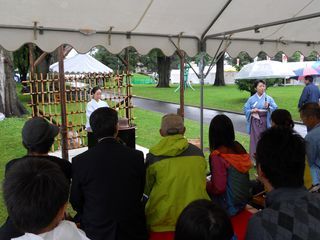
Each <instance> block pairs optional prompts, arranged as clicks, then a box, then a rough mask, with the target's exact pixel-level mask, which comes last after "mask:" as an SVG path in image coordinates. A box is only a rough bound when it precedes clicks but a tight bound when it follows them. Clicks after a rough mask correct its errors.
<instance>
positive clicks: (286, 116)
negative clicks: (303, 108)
mask: <svg viewBox="0 0 320 240" xmlns="http://www.w3.org/2000/svg"><path fill="white" fill-rule="evenodd" d="M271 126H272V127H283V128H290V129H293V128H294V122H293V120H292V117H291V114H290V112H289V111H287V110H286V109H276V110H274V111H273V112H272V114H271Z"/></svg>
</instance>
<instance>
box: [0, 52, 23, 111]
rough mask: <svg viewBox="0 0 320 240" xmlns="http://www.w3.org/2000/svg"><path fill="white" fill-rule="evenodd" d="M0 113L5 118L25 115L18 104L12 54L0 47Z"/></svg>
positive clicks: (21, 106)
mask: <svg viewBox="0 0 320 240" xmlns="http://www.w3.org/2000/svg"><path fill="white" fill-rule="evenodd" d="M0 112H2V113H4V115H5V116H6V117H11V116H21V115H22V114H25V113H27V110H26V109H25V107H24V106H23V105H22V104H21V103H20V101H19V99H18V96H17V92H16V83H15V81H14V79H13V61H12V54H11V53H9V52H8V51H6V50H5V49H3V48H2V47H0Z"/></svg>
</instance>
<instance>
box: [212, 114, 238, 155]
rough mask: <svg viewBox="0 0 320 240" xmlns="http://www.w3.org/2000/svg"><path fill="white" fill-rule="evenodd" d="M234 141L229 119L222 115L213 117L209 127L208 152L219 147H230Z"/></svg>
mask: <svg viewBox="0 0 320 240" xmlns="http://www.w3.org/2000/svg"><path fill="white" fill-rule="evenodd" d="M234 140H235V134H234V128H233V124H232V121H231V119H230V118H228V117H227V116H226V115H224V114H220V115H217V116H215V117H214V118H213V119H212V120H211V123H210V127H209V145H210V150H214V149H217V148H218V147H220V146H226V147H232V146H233V145H234Z"/></svg>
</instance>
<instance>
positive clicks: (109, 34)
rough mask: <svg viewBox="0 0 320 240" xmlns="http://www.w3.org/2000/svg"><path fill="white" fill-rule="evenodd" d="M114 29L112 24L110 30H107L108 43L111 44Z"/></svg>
mask: <svg viewBox="0 0 320 240" xmlns="http://www.w3.org/2000/svg"><path fill="white" fill-rule="evenodd" d="M112 29H113V27H112V26H111V27H110V28H109V31H107V32H108V45H109V46H110V45H111V34H112Z"/></svg>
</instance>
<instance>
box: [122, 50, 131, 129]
mask: <svg viewBox="0 0 320 240" xmlns="http://www.w3.org/2000/svg"><path fill="white" fill-rule="evenodd" d="M129 60H130V59H129V49H128V48H126V49H125V62H126V63H127V64H126V95H127V98H125V99H124V107H125V111H126V118H127V119H128V121H129V123H130V124H131V119H130V118H131V116H130V111H131V109H129V103H130V99H129V98H130V96H129V86H128V85H129V81H128V77H129V76H128V75H129V72H130V63H129Z"/></svg>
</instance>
